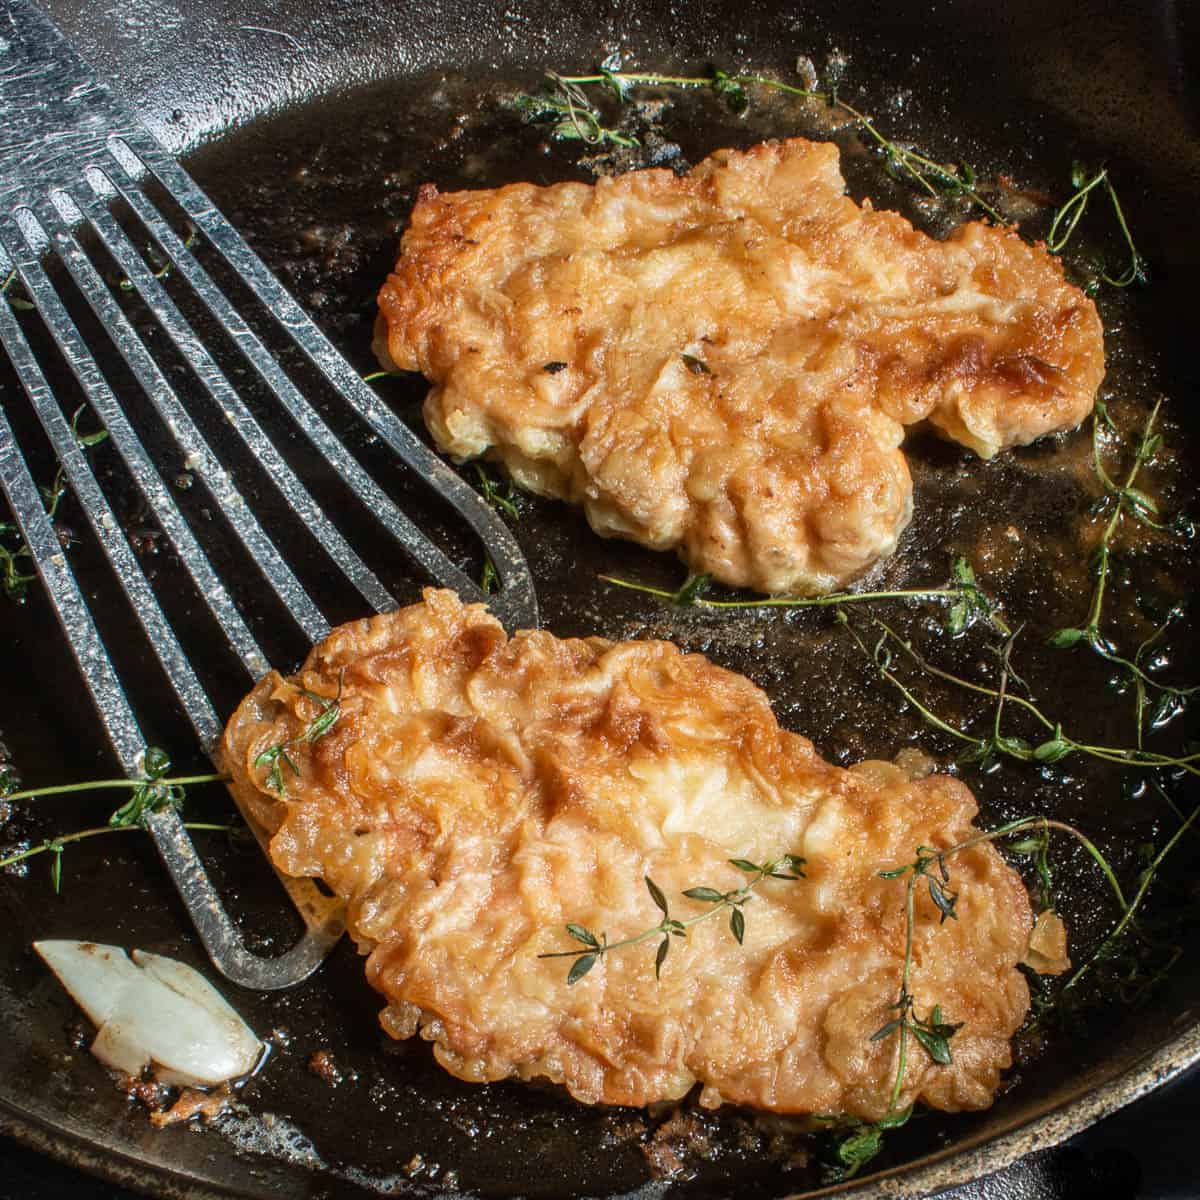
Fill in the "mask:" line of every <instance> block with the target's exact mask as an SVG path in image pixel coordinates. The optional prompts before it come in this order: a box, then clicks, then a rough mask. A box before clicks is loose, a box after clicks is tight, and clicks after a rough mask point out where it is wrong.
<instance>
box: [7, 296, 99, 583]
mask: <svg viewBox="0 0 1200 1200" xmlns="http://www.w3.org/2000/svg"><path fill="white" fill-rule="evenodd" d="M0 290H2V289H0ZM10 302H11V301H10ZM86 409H87V405H80V406H79V408H77V409H76V410H75V412H74V414H73V415H72V417H71V437H72V438H73V439H74V442H75V445H76V446H78V447H79V448H80V449H81V450H87V449H89V448H91V447H92V446H97V445H99V444H100V443H101V442H102V441H104V439H105V438H106V437H108V430H107V429H98V430H95V431H94V432H92V433H81V432H80V429H79V419H80V417H81V416H82V415H83V413H84V412H85V411H86ZM39 490H40V491H41V494H42V503H43V504H44V505H45V508H46V516H47V517H48V518H49V519H50V522H51V524H53V523H54V521H55V520H56V519H57V517H58V506H59V504H60V503H61V502H62V498H63V496H65V495H66V493H67V475H66V471H65V470H64V469H63V468H62V466H61V465H60V466H59V467H58V469H57V470H56V471H55V473H54V480H53V482H52V483H51V484H50V486H49V487H42V488H40V489H39ZM58 532H59V534H60V537H61V536H63V535H62V532H61V531H58ZM20 533H21V531H20V529H19V527H18V526H17V525H16V523H15V522H12V521H0V590H2V591H3V592H4V595H5V597H6V598H7V599H9V600H13V601H16V602H18V603H19V602H20V601H22V600H24V598H25V593H26V590H27V588H28V586H29V584H31V583H32V582H33V581H34V580H35V579H36V578H37V575H36V574H35V573H34V572H32V571H29V570H27V569H26V563H29V564H32V562H33V552H32V551H31V550H30V549H29V547H28V546H27V545H26V544H25V542H24V540H23V539H22V538H21V536H20ZM6 543H7V544H6Z"/></svg>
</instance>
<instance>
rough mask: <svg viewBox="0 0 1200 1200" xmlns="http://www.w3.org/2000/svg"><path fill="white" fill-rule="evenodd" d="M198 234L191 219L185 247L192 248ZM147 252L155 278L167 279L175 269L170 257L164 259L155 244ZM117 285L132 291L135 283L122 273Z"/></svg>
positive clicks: (185, 237)
mask: <svg viewBox="0 0 1200 1200" xmlns="http://www.w3.org/2000/svg"><path fill="white" fill-rule="evenodd" d="M198 235H199V231H198V230H197V229H196V227H195V225H193V224H192V223H191V222H190V221H189V222H188V224H187V233H186V234H185V236H184V239H183V248H184V249H185V250H190V249H191V248H192V247H193V246H194V245H195V244H196V238H197V236H198ZM146 254H147V256H148V257H149V258H150V273H151V275H153V276H154V278H155V279H166V277H167V276H168V275H170V274H171V272H172V271H174V270H175V264H174V263H173V262H172V261H171V260H170V259H169V258H168V259H166V260H165V261H164V260H163V258H162V256H161V255H160V254H159V253H158V251H157V250H156V249H155V248H154V247H153V246H147V247H146ZM117 287H119V288H120V289H121V291H123V292H132V291H133V290H134V283H133V280H132V279H130V278H129V276H128V275H120V276H118V277H117Z"/></svg>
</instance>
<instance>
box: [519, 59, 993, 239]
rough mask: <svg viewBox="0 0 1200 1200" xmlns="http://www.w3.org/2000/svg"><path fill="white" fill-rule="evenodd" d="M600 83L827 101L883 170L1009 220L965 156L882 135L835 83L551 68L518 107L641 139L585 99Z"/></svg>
mask: <svg viewBox="0 0 1200 1200" xmlns="http://www.w3.org/2000/svg"><path fill="white" fill-rule="evenodd" d="M591 86H601V87H603V88H604V89H605V91H606V92H608V93H609V94H610V95H611V96H612V97H614V98H615V100H616V101H617V103H619V104H626V103H628V102H629V101H630V100H631V98H632V94H633V92H634V90H635V89H637V88H641V87H656V88H705V89H708V90H709V91H711V92H713V93H714V94H715V95H716V96H718V97H719V98H720V100H721V101H722V102H723V103H724V104H725V105H726V107H727V108H729V110H730V111H731V112H733V113H735V114H736V115H738V116H740V115H742V114H743V113H745V112H746V111H747V110H748V109H749V107H750V95H751V91H752V90H761V91H773V92H780V93H783V94H786V95H791V96H796V97H799V98H801V99H805V100H813V101H819V102H823V103H825V104H827V105H829V106H830V107H831V108H836V109H839V110H841V111H842V112H844V113H845V114H846V115H847V116H849V117H850V118H851V119H852V120H853V122H854V124H855V126H856V127H857V128H858V129H859V131H860V132H861V133H862V135H863V136H864V138H865V139H866V140H867V142H868V143H869V144H870V145H871V146H873V147H874V149H875V150H876V152H877V153H878V154H879V155H880V157H881V158H882V160H883V165H884V169H885V170H886V171H887V172H888V173H889V174H890V175H892V176H893V177H894V178H896V179H899V180H903V181H906V182H909V183H911V184H913V185H914V186H916V187H917V188H919V189H920V190H921V191H923V192H925V193H927V194H928V195H929V196H932V197H934V198H959V197H961V198H963V199H965V200H967V201H968V202H969V203H970V204H971V205H972V206H973V207H975V208H978V209H979V210H980V211H981V212H983V213H985V214H986V215H987V216H988V217H990V218H991V219H992V220H993V221H996V222H997V223H998V224H1001V225H1004V224H1007V223H1008V222H1007V221H1006V220H1005V218H1004V217H1003V216H1002V215H1001V213H1000V212H999V211H998V210H997V209H996V208H995V207H994V206H993V205H992V204H990V203H989V202H988V201H987V200H986V199H984V197H983V196H982V195H981V194H980V191H979V189H978V188H977V187H976V177H975V172H974V170H973V169H972V168H971V167H970V166H969V165H968V164H965V163H962V164H948V163H940V162H937V161H936V160H935V159H933V158H931V157H930V156H929V155H928V154H925V153H923V152H922V151H921V150H919V149H917V148H916V147H915V146H912V145H910V144H907V143H903V142H898V141H894V140H893V139H891V138H889V137H887V136H885V135H884V134H883V133H882V132H881V131H880V129H879V127H878V125H877V124H876V123H875V120H874V118H872V117H870V116H868V115H867V114H866V113H864V112H861V111H860V110H859V109H857V108H855V107H854V106H853V105H851V104H849V103H847V101H845V100H843V99H842V98H841V97H840V96H839V95H838V93H837V89H836V87H830V88H828V89H826V90H824V91H820V90H817V89H815V88H808V87H798V86H796V85H795V84H789V83H784V82H783V81H782V80H779V79H773V78H771V77H770V76H768V75H761V74H757V73H753V72H751V73H744V74H732V73H730V72H727V71H723V70H721V69H720V68H714V69H713V70H712V71H711V72H710V73H709V74H708V75H662V74H657V73H654V72H628V71H611V70H606V69H602V70H601V71H600V72H598V73H597V74H593V75H560V74H558V73H557V72H553V71H550V72H547V74H546V79H545V87H544V88H543V91H542V92H539V93H537V94H534V95H529V94H526V93H522V94H520V95H518V96H517V97H516V98H515V99H514V102H513V103H514V106H515V107H516V109H517V110H518V111H519V112H521V113H523V114H524V115H525V117H526V119H527V120H530V121H533V122H537V123H542V124H549V125H550V126H551V129H550V136H551V138H553V139H555V140H562V141H581V142H584V143H586V144H587V145H589V146H597V145H603V144H606V143H611V144H613V145H619V146H636V145H637V144H638V141H637V139H636V138H634V137H633V136H631V135H627V134H623V133H621V132H619V131H618V130H616V129H614V128H612V127H610V126H606V125H605V124H604V123H603V121H602V119H601V117H600V114H599V112H598V111H597V110H596V108H595V107H594V106H593V105H592V104H591V102H590V101H589V99H588V96H587V92H586V90H585V89H586V88H588V87H591Z"/></svg>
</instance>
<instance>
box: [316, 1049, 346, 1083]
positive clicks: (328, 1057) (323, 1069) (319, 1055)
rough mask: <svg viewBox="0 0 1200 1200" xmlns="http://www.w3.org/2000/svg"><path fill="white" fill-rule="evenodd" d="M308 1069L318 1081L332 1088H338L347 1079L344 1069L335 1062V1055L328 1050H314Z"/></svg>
mask: <svg viewBox="0 0 1200 1200" xmlns="http://www.w3.org/2000/svg"><path fill="white" fill-rule="evenodd" d="M308 1069H309V1071H310V1072H311V1073H312V1074H313V1075H315V1076H316V1077H317V1078H318V1079H320V1080H322V1081H323V1082H325V1083H327V1084H329V1086H330V1087H337V1086H338V1084H339V1083H341V1082H342V1080H343V1079H344V1078H345V1076H344V1075H343V1073H342V1069H341V1068H340V1067H339V1066H338V1065H337V1063H336V1062H335V1061H334V1058H333V1055H332V1054H330V1053H329V1051H328V1050H314V1051H313V1053H312V1054H311V1055H309V1059H308Z"/></svg>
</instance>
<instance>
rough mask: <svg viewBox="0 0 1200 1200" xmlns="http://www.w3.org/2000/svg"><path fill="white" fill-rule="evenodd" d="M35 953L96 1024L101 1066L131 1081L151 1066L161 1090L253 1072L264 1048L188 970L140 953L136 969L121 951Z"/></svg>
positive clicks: (68, 946)
mask: <svg viewBox="0 0 1200 1200" xmlns="http://www.w3.org/2000/svg"><path fill="white" fill-rule="evenodd" d="M34 948H35V949H36V950H37V951H38V953H39V954H40V955H41V956H42V957H43V959H45V960H46V962H47V964H48V965H49V966H50V968H51V970H53V971H54V973H55V974H56V975H57V976H58V978H59V980H60V982H61V983H62V984H63V986H64V987H65V988H66V989H67V991H68V992H70V993H71V995H72V997H74V998H75V1000H76V1002H77V1003H79V1005H80V1007H82V1008H83V1009H84V1011H85V1012H87V1013H88V1015H89V1016H91V1017H92V1019H93V1020H96V1021H97V1024H99V1026H100V1029H99V1032H98V1033H97V1035H96V1039H95V1041H94V1042H93V1043H92V1053H93V1054H95V1055H96V1057H97V1058H98V1059H100V1061H101V1062H103V1063H105V1064H106V1065H108V1066H110V1067H113V1068H115V1069H116V1070H119V1071H124V1072H125V1073H127V1074H129V1075H138V1074H140V1073H141V1071H142V1070H143V1069H144V1068H145V1067H147V1066H152V1067H153V1069H154V1074H155V1076H156V1077H157V1078H158V1079H160V1080H161V1081H162V1082H163V1083H170V1084H198V1085H204V1084H215V1083H221V1082H223V1081H225V1080H227V1079H234V1078H237V1077H238V1076H240V1075H247V1074H249V1073H250V1072H251V1071H253V1070H254V1068H255V1066H256V1065H257V1063H258V1060H259V1058H260V1056H261V1054H262V1049H263V1047H262V1043H261V1042H260V1041H259V1040H258V1038H257V1037H255V1035H254V1033H253V1031H252V1030H251V1029H250V1028H249V1026H248V1025H247V1024H246V1023H245V1022H244V1021H243V1020H242V1019H241V1017H239V1016H238V1014H237V1013H236V1012H235V1011H234V1010H233V1009H232V1008H231V1007H230V1006H229V1004H228V1003H227V1002H226V1000H225V999H224V997H223V996H222V995H221V994H220V992H218V991H217V989H216V988H214V987H213V986H212V984H210V983H209V982H208V981H207V980H206V979H205V978H204V977H203V976H202V975H201V974H200V973H199V972H198V971H195V970H193V969H192V968H191V967H189V966H185V965H184V964H183V963H180V962H176V961H175V960H173V959H169V958H163V957H162V956H161V955H157V954H147V953H144V952H142V951H138V950H135V951H134V959H135V960H136V964H137V965H135V964H134V963H132V962H130V960H129V959H128V958H127V957H126V956H125V952H124V951H123V950H121V949H120V948H119V947H116V946H96V945H95V944H94V943H90V942H35V943H34ZM77 988H78V989H79V990H78V991H77ZM85 999H86V1002H85ZM97 1017H101V1018H102V1019H100V1020H97Z"/></svg>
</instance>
